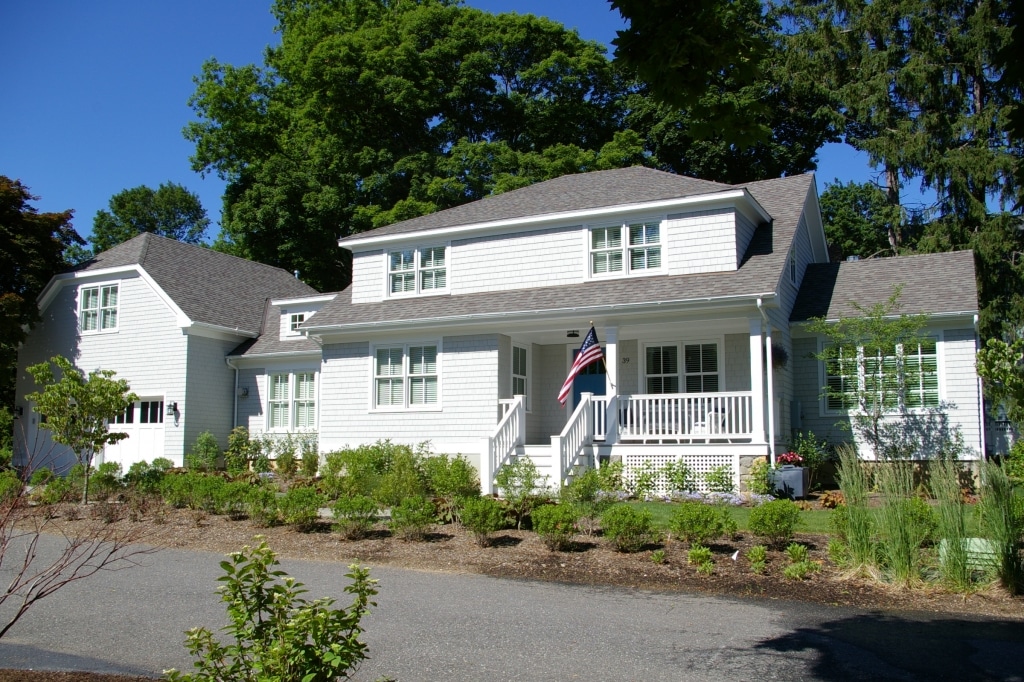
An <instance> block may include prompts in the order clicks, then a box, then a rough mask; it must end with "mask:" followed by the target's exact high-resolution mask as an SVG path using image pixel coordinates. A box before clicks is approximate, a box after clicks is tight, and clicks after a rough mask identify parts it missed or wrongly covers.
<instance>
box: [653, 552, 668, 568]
mask: <svg viewBox="0 0 1024 682" xmlns="http://www.w3.org/2000/svg"><path fill="white" fill-rule="evenodd" d="M651 562H652V563H655V564H659V565H660V564H663V563H665V550H663V549H656V550H654V551H653V552H651Z"/></svg>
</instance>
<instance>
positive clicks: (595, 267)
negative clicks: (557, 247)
mask: <svg viewBox="0 0 1024 682" xmlns="http://www.w3.org/2000/svg"><path fill="white" fill-rule="evenodd" d="M661 249H662V241H661V222H660V221H657V220H654V221H647V222H635V223H623V224H620V225H609V226H604V227H595V228H592V229H591V230H590V275H591V276H592V277H594V276H597V277H600V276H604V275H614V274H630V273H638V272H648V271H651V270H659V269H660V268H661Z"/></svg>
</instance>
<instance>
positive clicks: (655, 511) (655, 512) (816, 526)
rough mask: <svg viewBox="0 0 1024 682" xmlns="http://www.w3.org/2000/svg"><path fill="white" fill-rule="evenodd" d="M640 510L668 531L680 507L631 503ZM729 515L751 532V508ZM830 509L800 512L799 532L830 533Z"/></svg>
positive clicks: (734, 511) (657, 525)
mask: <svg viewBox="0 0 1024 682" xmlns="http://www.w3.org/2000/svg"><path fill="white" fill-rule="evenodd" d="M629 504H631V505H633V506H634V507H636V508H638V509H647V510H648V511H650V512H651V516H652V517H654V527H655V528H658V529H660V530H668V522H669V519H671V518H672V514H673V513H675V510H676V507H677V506H678V504H677V503H675V502H630V503H629ZM726 509H728V511H729V514H730V515H731V516H732V517H733V518H734V519H736V526H737V527H738V528H739V529H740V530H749V525H748V524H749V522H750V507H726ZM831 513H832V512H831V510H828V509H812V510H810V511H801V512H800V525H799V526H797V532H800V533H821V534H824V533H828V517H829V515H830V514H831Z"/></svg>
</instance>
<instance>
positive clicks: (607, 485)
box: [597, 461, 626, 493]
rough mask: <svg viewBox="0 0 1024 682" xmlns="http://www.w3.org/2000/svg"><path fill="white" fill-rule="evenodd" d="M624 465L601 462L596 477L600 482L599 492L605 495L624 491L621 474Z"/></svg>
mask: <svg viewBox="0 0 1024 682" xmlns="http://www.w3.org/2000/svg"><path fill="white" fill-rule="evenodd" d="M625 468H626V465H625V464H624V463H623V462H622V461H618V462H609V461H605V462H601V463H600V464H599V466H598V468H597V475H598V477H599V478H600V480H601V490H603V491H605V492H606V493H617V492H619V491H621V490H624V489H625V488H624V486H623V484H622V472H623V471H625Z"/></svg>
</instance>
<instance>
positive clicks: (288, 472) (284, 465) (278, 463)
mask: <svg viewBox="0 0 1024 682" xmlns="http://www.w3.org/2000/svg"><path fill="white" fill-rule="evenodd" d="M276 450H277V458H276V459H275V460H274V469H275V470H276V471H277V473H278V474H280V475H281V476H282V477H283V478H291V477H292V476H294V475H295V471H296V469H297V468H298V464H297V462H296V460H295V445H294V444H293V443H292V442H291V439H290V438H288V439H283V440H279V441H278V442H277V446H276Z"/></svg>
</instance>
